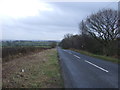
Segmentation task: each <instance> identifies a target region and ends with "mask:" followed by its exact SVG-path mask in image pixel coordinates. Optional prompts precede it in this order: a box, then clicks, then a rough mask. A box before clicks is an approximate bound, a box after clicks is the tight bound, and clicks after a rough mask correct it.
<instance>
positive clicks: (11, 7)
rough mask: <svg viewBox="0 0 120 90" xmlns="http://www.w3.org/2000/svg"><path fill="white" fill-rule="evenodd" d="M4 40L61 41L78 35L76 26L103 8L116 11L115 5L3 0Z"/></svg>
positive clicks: (2, 27)
mask: <svg viewBox="0 0 120 90" xmlns="http://www.w3.org/2000/svg"><path fill="white" fill-rule="evenodd" d="M0 8H1V9H0V21H1V22H0V23H1V24H0V29H1V30H2V39H3V40H62V39H63V37H64V35H65V34H67V33H71V34H79V26H78V25H79V23H80V22H81V20H84V19H85V18H86V17H87V16H89V15H90V14H92V13H95V12H97V11H98V10H101V9H103V8H105V9H107V8H112V9H116V10H117V2H112V3H111V2H44V3H43V2H40V1H39V0H4V1H2V3H1V5H0Z"/></svg>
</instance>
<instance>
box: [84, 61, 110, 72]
mask: <svg viewBox="0 0 120 90" xmlns="http://www.w3.org/2000/svg"><path fill="white" fill-rule="evenodd" d="M85 62H87V63H89V64H91V65H93V66H95V67H97V68H99V69H101V70H103V71H105V72H109V71H108V70H105V69H103V68H102V67H99V66H97V65H95V64H93V63H91V62H89V61H87V60H85Z"/></svg>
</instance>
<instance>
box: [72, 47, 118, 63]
mask: <svg viewBox="0 0 120 90" xmlns="http://www.w3.org/2000/svg"><path fill="white" fill-rule="evenodd" d="M70 50H73V51H76V52H78V53H81V54H85V55H88V56H91V57H95V58H99V59H102V60H107V61H111V62H114V63H120V61H119V60H118V59H117V58H113V57H108V56H103V55H97V54H93V53H90V52H87V51H82V50H77V49H70Z"/></svg>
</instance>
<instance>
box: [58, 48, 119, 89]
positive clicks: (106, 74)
mask: <svg viewBox="0 0 120 90" xmlns="http://www.w3.org/2000/svg"><path fill="white" fill-rule="evenodd" d="M58 53H59V57H60V64H61V68H62V75H63V79H64V83H65V88H118V65H117V64H114V63H112V62H108V61H104V60H100V59H96V58H93V57H89V56H86V55H83V54H80V53H77V52H74V51H71V50H65V49H61V48H58Z"/></svg>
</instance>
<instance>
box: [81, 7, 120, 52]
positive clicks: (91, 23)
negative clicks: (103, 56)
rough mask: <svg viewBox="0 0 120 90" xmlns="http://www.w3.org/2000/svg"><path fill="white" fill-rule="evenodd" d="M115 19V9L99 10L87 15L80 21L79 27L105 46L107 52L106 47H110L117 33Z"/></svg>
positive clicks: (116, 17)
mask: <svg viewBox="0 0 120 90" xmlns="http://www.w3.org/2000/svg"><path fill="white" fill-rule="evenodd" d="M117 20H118V15H117V11H116V10H112V9H108V10H101V11H99V12H98V13H96V14H92V15H91V16H89V17H87V19H86V20H85V21H84V22H83V21H82V24H80V25H81V26H80V27H81V29H82V31H83V30H84V29H85V30H84V31H86V30H87V32H88V33H89V34H90V35H91V36H92V37H94V38H95V39H97V40H98V41H99V42H100V43H102V44H103V45H104V47H105V48H104V50H105V53H107V52H106V48H107V49H108V48H111V46H112V45H111V44H112V43H113V41H114V40H116V39H117V37H118V35H119V32H118V25H117ZM83 27H84V28H83Z"/></svg>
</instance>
